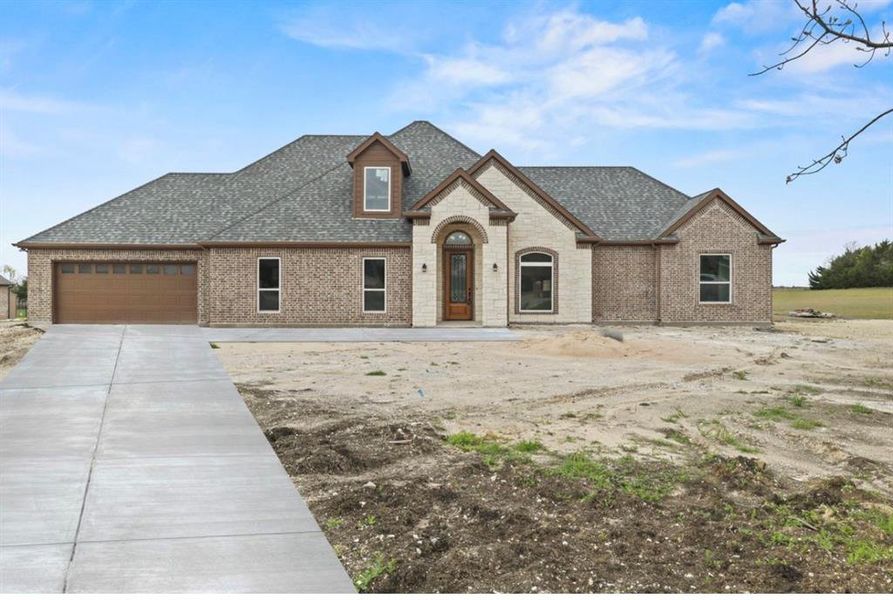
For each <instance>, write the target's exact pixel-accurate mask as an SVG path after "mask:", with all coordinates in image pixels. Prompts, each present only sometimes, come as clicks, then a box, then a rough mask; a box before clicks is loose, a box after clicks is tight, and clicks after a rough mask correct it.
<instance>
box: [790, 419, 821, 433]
mask: <svg viewBox="0 0 893 600" xmlns="http://www.w3.org/2000/svg"><path fill="white" fill-rule="evenodd" d="M791 427H793V428H794V429H802V430H804V431H812V430H813V429H816V428H817V427H822V423H821V421H814V420H812V419H804V418H802V417H797V418H796V419H794V420H793V421H791Z"/></svg>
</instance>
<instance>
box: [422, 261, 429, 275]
mask: <svg viewBox="0 0 893 600" xmlns="http://www.w3.org/2000/svg"><path fill="white" fill-rule="evenodd" d="M427 272H428V265H427V264H425V263H422V273H427Z"/></svg>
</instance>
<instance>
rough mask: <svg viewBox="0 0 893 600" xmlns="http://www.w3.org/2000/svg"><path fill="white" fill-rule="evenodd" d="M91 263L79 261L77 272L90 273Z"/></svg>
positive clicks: (91, 270) (91, 269)
mask: <svg viewBox="0 0 893 600" xmlns="http://www.w3.org/2000/svg"><path fill="white" fill-rule="evenodd" d="M92 272H93V265H91V264H90V263H81V264H79V265H78V273H92Z"/></svg>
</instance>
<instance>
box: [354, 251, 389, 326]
mask: <svg viewBox="0 0 893 600" xmlns="http://www.w3.org/2000/svg"><path fill="white" fill-rule="evenodd" d="M367 260H380V261H382V262H384V287H383V288H367V287H366V261H367ZM360 277H362V280H361V281H360V284H361V287H362V290H363V292H362V294H363V299H362V301H363V312H364V313H366V314H371V315H380V314H384V313H386V312H388V259H387V258H386V257H384V256H364V257H363V270H362V272H361V273H360ZM366 292H384V308H383V309H382V310H366Z"/></svg>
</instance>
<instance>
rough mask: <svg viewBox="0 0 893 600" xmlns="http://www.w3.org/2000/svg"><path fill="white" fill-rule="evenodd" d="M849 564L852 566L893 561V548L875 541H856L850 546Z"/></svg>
mask: <svg viewBox="0 0 893 600" xmlns="http://www.w3.org/2000/svg"><path fill="white" fill-rule="evenodd" d="M846 559H847V562H848V563H850V564H854V565H855V564H859V563H876V562H882V561H888V560H893V547H891V546H889V545H881V544H878V543H877V542H875V541H873V540H856V541H855V542H853V543H852V544H850V545H849V552H848V553H847V557H846Z"/></svg>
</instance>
